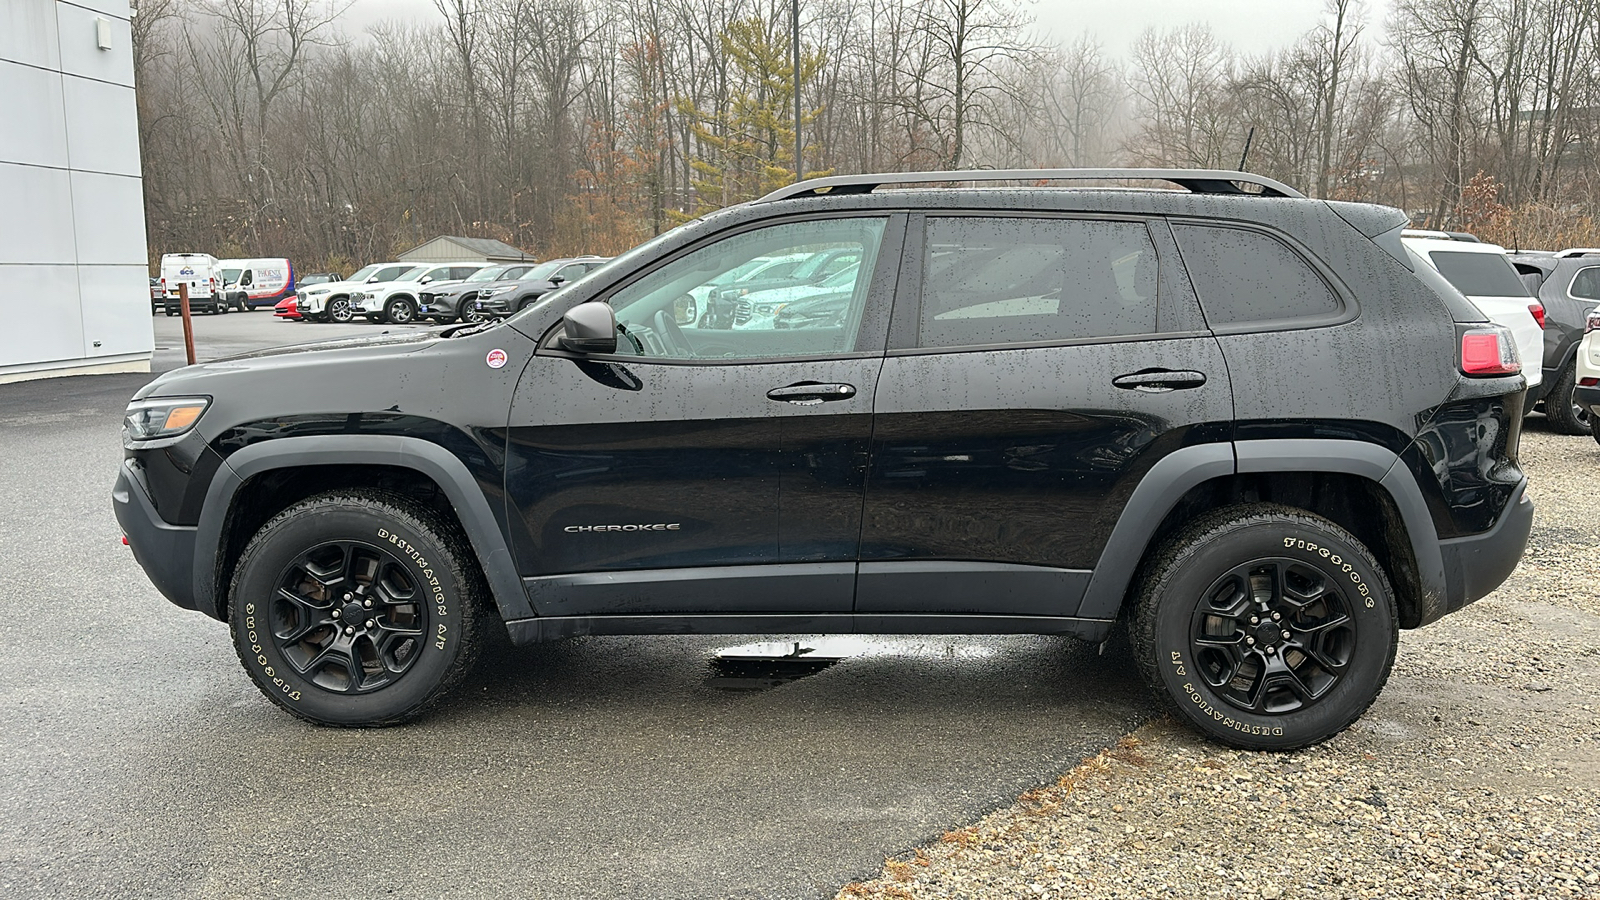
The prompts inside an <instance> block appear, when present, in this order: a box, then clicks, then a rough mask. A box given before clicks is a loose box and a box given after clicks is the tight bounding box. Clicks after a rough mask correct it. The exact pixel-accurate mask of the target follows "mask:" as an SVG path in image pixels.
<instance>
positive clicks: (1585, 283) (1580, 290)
mask: <svg viewBox="0 0 1600 900" xmlns="http://www.w3.org/2000/svg"><path fill="white" fill-rule="evenodd" d="M1569 293H1571V294H1572V296H1574V297H1577V298H1578V299H1579V300H1600V267H1591V268H1588V269H1583V270H1581V271H1579V272H1578V274H1577V276H1576V277H1574V278H1573V279H1572V288H1571V289H1570V290H1569Z"/></svg>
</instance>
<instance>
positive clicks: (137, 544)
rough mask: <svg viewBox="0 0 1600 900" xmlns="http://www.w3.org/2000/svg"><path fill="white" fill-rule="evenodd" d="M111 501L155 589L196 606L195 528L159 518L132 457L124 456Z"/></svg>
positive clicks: (179, 602)
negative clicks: (126, 457)
mask: <svg viewBox="0 0 1600 900" xmlns="http://www.w3.org/2000/svg"><path fill="white" fill-rule="evenodd" d="M111 502H112V506H113V508H114V509H115V510H116V514H117V524H118V525H120V526H122V533H123V534H125V535H127V538H128V546H129V548H131V549H132V550H133V558H134V561H135V562H137V563H138V564H139V565H140V566H141V567H143V569H144V571H145V574H146V575H148V576H150V582H151V583H152V584H154V585H155V586H156V590H158V591H160V592H161V595H162V596H164V597H166V598H167V599H168V600H171V601H172V602H173V603H175V604H177V605H178V606H181V607H183V608H184V609H196V608H198V607H197V605H196V603H195V597H194V547H195V528H194V527H192V526H185V525H169V524H167V523H166V522H164V521H162V519H161V516H160V514H159V513H157V512H156V508H155V505H154V504H152V503H151V502H150V497H149V495H148V494H146V493H145V489H144V484H143V483H142V479H141V478H140V477H139V474H138V472H136V471H135V470H134V468H133V465H132V461H131V460H123V461H122V468H121V469H119V470H118V471H117V484H116V486H115V487H114V488H112V489H111Z"/></svg>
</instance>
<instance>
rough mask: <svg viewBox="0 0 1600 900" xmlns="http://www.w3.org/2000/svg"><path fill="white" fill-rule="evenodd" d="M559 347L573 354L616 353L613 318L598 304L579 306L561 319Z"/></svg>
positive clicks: (615, 325)
mask: <svg viewBox="0 0 1600 900" xmlns="http://www.w3.org/2000/svg"><path fill="white" fill-rule="evenodd" d="M561 325H562V327H563V328H564V329H565V331H564V333H563V334H562V335H561V346H562V348H564V349H566V350H571V351H572V352H574V353H615V352H617V315H616V313H615V312H613V311H612V309H611V304H609V303H606V302H604V301H601V300H591V301H589V302H588V303H580V304H578V305H577V306H574V307H573V308H571V309H569V310H567V314H566V315H564V316H562V317H561Z"/></svg>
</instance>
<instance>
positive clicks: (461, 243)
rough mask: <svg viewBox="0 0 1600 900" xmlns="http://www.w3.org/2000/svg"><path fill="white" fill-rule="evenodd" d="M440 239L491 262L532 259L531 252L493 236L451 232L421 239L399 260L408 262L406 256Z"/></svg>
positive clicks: (401, 255)
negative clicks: (471, 235) (469, 235)
mask: <svg viewBox="0 0 1600 900" xmlns="http://www.w3.org/2000/svg"><path fill="white" fill-rule="evenodd" d="M440 241H449V242H450V243H452V244H455V245H456V246H458V247H460V248H461V249H463V250H466V251H469V252H471V253H474V254H476V255H478V256H482V257H484V258H485V259H488V260H490V261H492V262H515V261H520V260H527V261H529V262H532V261H533V260H534V256H533V254H531V253H528V252H526V251H523V250H518V249H517V248H516V247H513V246H511V245H510V244H508V243H506V242H505V241H497V240H495V239H494V238H474V237H460V236H457V235H453V234H441V235H439V236H438V237H436V238H433V239H432V240H427V241H423V242H422V243H420V244H418V245H417V246H415V247H412V248H411V249H410V250H407V251H406V252H404V253H402V254H400V260H401V261H402V262H409V261H410V260H408V259H406V257H408V256H411V255H412V254H414V253H416V252H417V251H419V250H421V249H423V248H424V247H427V246H429V245H430V244H436V243H439V242H440Z"/></svg>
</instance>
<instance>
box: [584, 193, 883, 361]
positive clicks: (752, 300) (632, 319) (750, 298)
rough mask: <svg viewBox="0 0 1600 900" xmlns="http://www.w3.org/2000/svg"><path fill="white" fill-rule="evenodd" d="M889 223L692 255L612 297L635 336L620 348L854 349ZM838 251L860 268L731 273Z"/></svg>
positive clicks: (815, 224) (715, 354) (710, 356)
mask: <svg viewBox="0 0 1600 900" xmlns="http://www.w3.org/2000/svg"><path fill="white" fill-rule="evenodd" d="M885 224H886V220H885V219H883V218H877V217H875V218H848V219H823V220H818V221H811V222H791V223H785V224H782V225H771V226H768V227H766V228H757V229H754V230H752V231H746V232H743V233H741V234H736V235H733V236H732V237H727V238H724V239H722V240H720V241H716V242H715V243H712V244H709V245H707V246H704V247H700V248H699V249H696V250H693V251H691V252H689V253H686V254H684V255H682V256H680V257H678V258H677V259H674V260H672V261H671V262H669V263H667V264H666V265H664V266H662V267H661V268H659V269H656V270H655V271H653V272H651V273H650V274H648V275H646V276H644V277H643V278H641V279H639V280H638V281H636V282H634V283H633V284H630V285H628V286H626V287H624V288H622V289H621V290H620V291H618V292H617V293H616V294H615V295H613V296H612V297H611V305H612V307H613V308H614V309H615V310H616V314H617V322H618V324H619V325H620V326H621V328H622V329H625V330H626V332H627V334H626V336H624V337H622V338H621V339H620V340H619V341H618V342H617V352H618V353H619V354H622V355H631V356H644V357H656V358H667V359H705V360H708V361H712V362H715V361H718V360H730V359H772V358H779V357H786V356H826V355H829V354H834V353H845V352H849V351H851V350H852V349H854V347H855V338H856V332H857V330H858V329H859V328H860V324H861V315H862V312H863V311H864V310H865V308H866V300H867V290H868V287H869V282H870V280H871V279H870V276H871V274H872V266H873V263H874V261H875V260H876V259H877V255H878V245H879V243H880V241H881V240H882V238H883V230H884V226H885ZM830 250H843V251H846V252H847V253H850V254H853V259H854V260H855V261H856V262H857V265H856V266H854V267H853V268H847V269H844V270H842V271H840V272H839V273H838V274H836V275H835V276H834V277H833V278H830V279H824V280H823V281H820V282H790V283H787V284H783V285H772V286H766V287H761V288H757V287H746V286H744V285H745V284H748V282H740V281H738V280H737V279H736V278H730V277H729V274H730V273H733V272H736V271H739V270H741V268H743V267H746V266H748V265H749V263H750V262H751V261H752V260H756V259H759V258H762V257H768V258H772V257H788V256H798V257H799V258H801V259H805V258H809V257H810V256H813V255H815V254H817V253H820V252H824V251H830ZM758 268H759V267H758ZM745 271H753V270H752V269H745Z"/></svg>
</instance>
